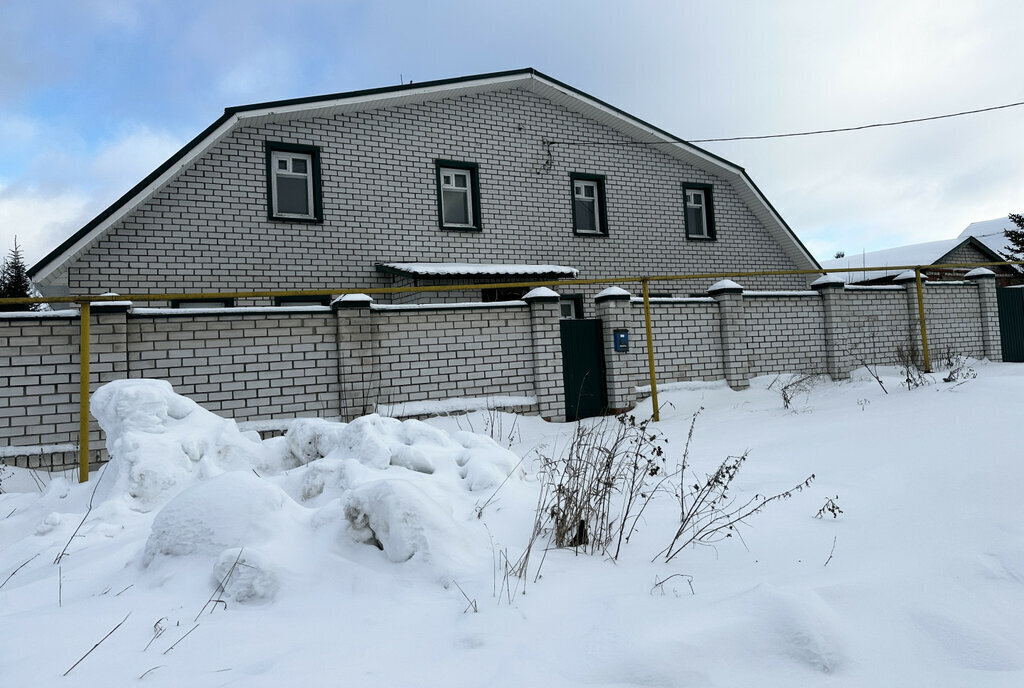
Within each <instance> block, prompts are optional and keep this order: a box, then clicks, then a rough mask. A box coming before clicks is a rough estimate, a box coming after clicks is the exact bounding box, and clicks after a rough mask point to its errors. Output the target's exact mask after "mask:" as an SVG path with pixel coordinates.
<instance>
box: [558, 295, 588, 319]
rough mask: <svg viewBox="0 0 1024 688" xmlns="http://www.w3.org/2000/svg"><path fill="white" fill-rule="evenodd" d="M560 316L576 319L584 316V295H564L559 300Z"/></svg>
mask: <svg viewBox="0 0 1024 688" xmlns="http://www.w3.org/2000/svg"><path fill="white" fill-rule="evenodd" d="M558 316H559V317H560V318H561V319H562V320H575V319H579V318H582V317H583V297H582V296H578V295H575V294H570V295H568V296H566V295H563V296H562V298H561V299H559V301H558Z"/></svg>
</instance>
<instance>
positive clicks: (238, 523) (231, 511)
mask: <svg viewBox="0 0 1024 688" xmlns="http://www.w3.org/2000/svg"><path fill="white" fill-rule="evenodd" d="M288 507H291V508H292V509H297V508H298V505H296V504H295V503H294V502H293V501H292V500H291V499H290V498H289V497H288V495H287V494H286V493H285V492H284V491H283V490H282V489H281V488H279V487H277V486H276V485H273V484H271V483H270V482H267V481H266V480H262V479H260V478H258V477H256V476H255V475H254V474H252V473H242V472H231V473H224V474H222V475H219V476H217V477H216V478H213V479H211V480H205V481H203V482H200V483H197V484H195V485H193V486H191V487H189V488H188V489H186V490H184V491H183V492H181V493H180V494H178V495H177V496H176V497H174V498H173V499H171V501H169V502H168V503H167V504H166V505H165V506H164V507H163V508H162V509H161V510H160V511H159V512H158V513H157V515H156V517H155V518H154V519H153V526H152V528H151V530H150V536H149V539H148V540H146V548H145V555H144V559H143V561H144V563H146V564H147V565H148V564H149V563H150V562H152V561H153V559H154V558H156V557H158V556H161V555H163V556H185V555H193V554H208V555H218V554H220V553H221V552H222V551H223V550H225V549H227V548H232V547H233V548H238V547H245V546H248V545H256V544H260V543H264V542H267V541H269V540H271V539H273V538H274V536H275V535H277V534H278V533H279V532H281V531H283V530H285V529H286V521H287V518H288V516H289V514H288V511H289V509H288Z"/></svg>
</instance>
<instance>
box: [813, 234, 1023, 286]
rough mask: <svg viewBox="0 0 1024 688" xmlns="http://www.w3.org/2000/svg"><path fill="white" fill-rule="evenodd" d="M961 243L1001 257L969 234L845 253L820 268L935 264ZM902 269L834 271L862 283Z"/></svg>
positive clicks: (993, 259)
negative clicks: (849, 253) (852, 253)
mask: <svg viewBox="0 0 1024 688" xmlns="http://www.w3.org/2000/svg"><path fill="white" fill-rule="evenodd" d="M964 244H971V245H972V246H974V248H976V249H977V250H978V251H980V252H981V253H983V254H990V255H989V257H990V258H991V260H992V261H1001V260H1003V257H1002V256H1000V255H999V254H998V253H996V252H995V251H994V250H993V249H991V248H989V247H988V246H986V245H985V244H984V243H982V242H981V241H979V240H978V239H976V238H974V237H972V236H968V237H964V238H961V237H957V238H956V239H942V240H940V241H928V242H925V243H922V244H907V245H906V246H896V247H894V248H887V249H882V250H881V251H868V252H866V253H858V254H856V255H851V256H844V257H843V258H836V259H833V260H826V261H822V263H821V267H822V268H824V269H825V270H835V269H839V268H861V267H869V268H878V267H886V266H889V265H892V266H894V267H895V266H913V265H934V264H941V263H942V261H943V259H944V258H945V257H946V256H948V255H949V254H950V253H952V252H953V251H954V250H956V249H958V248H960V247H961V246H962V245H964ZM901 272H903V270H901V269H894V270H872V271H865V272H844V273H836V274H838V275H839V276H840V277H842V278H843V279H844V280H846V281H847V282H849V283H855V282H865V281H867V280H874V279H880V278H882V277H891V276H893V275H898V274H899V273H901Z"/></svg>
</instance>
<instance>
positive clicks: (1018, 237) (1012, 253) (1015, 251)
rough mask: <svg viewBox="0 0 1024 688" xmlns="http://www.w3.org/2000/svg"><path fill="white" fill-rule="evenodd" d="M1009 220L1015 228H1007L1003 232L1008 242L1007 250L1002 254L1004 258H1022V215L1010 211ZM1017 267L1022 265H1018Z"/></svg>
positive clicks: (1023, 226)
mask: <svg viewBox="0 0 1024 688" xmlns="http://www.w3.org/2000/svg"><path fill="white" fill-rule="evenodd" d="M1010 222H1012V223H1013V224H1015V225H1017V229H1007V230H1006V231H1005V232H1003V234H1005V235H1006V239H1007V240H1008V241H1009V242H1010V246H1009V247H1008V249H1009V250H1007V251H1006V253H1004V254H1003V257H1004V258H1006V260H1024V215H1022V214H1018V213H1010ZM1017 267H1018V268H1024V266H1021V265H1018V266H1017Z"/></svg>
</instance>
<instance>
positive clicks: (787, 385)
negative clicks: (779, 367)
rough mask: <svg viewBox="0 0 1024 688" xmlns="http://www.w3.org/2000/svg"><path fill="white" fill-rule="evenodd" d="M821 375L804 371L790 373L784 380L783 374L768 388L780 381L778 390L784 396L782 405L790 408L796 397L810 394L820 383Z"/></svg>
mask: <svg viewBox="0 0 1024 688" xmlns="http://www.w3.org/2000/svg"><path fill="white" fill-rule="evenodd" d="M820 377H821V376H820V375H815V374H813V373H802V374H798V375H790V376H789V378H788V380H787V381H786V382H782V376H781V375H779V376H778V377H776V378H775V379H774V380H772V383H771V384H770V385H768V389H771V388H772V387H774V386H775V383H779V386H778V391H779V395H780V396H781V397H782V407H783V408H785V409H788V408H789V407H790V406H791V405H792V404H793V400H794V399H796V397H798V396H800V395H801V394H810V392H811V389H812V388H813V387H814V386H815V385H816V384H817V383H818V380H819V378H820Z"/></svg>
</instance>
